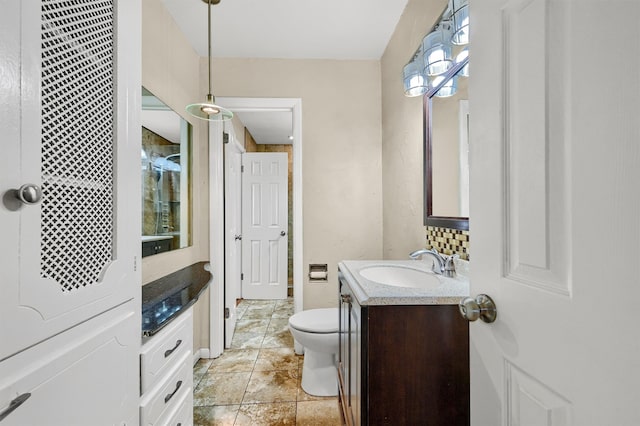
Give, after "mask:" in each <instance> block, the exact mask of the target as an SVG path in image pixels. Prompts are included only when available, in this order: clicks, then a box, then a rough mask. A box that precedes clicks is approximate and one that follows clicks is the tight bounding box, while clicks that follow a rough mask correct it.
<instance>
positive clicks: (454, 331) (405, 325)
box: [338, 276, 469, 426]
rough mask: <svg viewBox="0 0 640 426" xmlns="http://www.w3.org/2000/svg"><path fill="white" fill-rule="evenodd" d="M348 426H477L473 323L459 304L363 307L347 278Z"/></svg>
mask: <svg viewBox="0 0 640 426" xmlns="http://www.w3.org/2000/svg"><path fill="white" fill-rule="evenodd" d="M339 306H340V314H339V316H340V330H339V334H340V348H339V354H338V371H339V374H338V376H339V392H340V393H339V398H340V403H341V406H342V411H343V414H344V420H345V422H346V424H347V425H395V426H398V425H424V426H426V425H435V426H442V425H447V426H457V425H469V325H468V322H467V321H465V320H464V319H463V318H462V317H461V316H460V314H459V313H458V307H457V306H456V305H376V306H364V305H363V306H361V305H360V304H359V303H358V301H357V299H356V298H355V296H354V294H353V291H352V289H351V288H350V286H349V283H348V282H347V281H346V279H344V277H342V276H341V277H340V295H339Z"/></svg>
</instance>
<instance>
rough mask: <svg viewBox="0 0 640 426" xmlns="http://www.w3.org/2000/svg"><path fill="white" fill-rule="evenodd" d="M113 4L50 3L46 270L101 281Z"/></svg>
mask: <svg viewBox="0 0 640 426" xmlns="http://www.w3.org/2000/svg"><path fill="white" fill-rule="evenodd" d="M113 53H114V48H113V3H112V2H111V1H93V0H84V1H74V2H69V1H63V0H46V1H43V2H42V89H41V91H42V116H41V120H42V192H43V201H42V230H41V234H42V243H41V249H42V251H41V268H42V269H41V274H42V277H43V278H50V279H53V280H55V281H56V282H57V283H58V284H59V285H60V287H61V289H62V290H63V291H73V290H77V289H79V288H82V287H85V286H87V285H93V284H96V283H97V282H99V281H100V278H101V275H102V271H103V270H104V269H105V268H106V267H107V266H108V265H109V263H111V260H112V252H113V205H114V200H113V171H114V164H113V160H114V157H113V152H114V149H115V139H114V122H113V121H114V120H113V112H114V76H113V72H114V66H113V65H114V64H113Z"/></svg>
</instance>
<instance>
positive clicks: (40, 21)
mask: <svg viewBox="0 0 640 426" xmlns="http://www.w3.org/2000/svg"><path fill="white" fill-rule="evenodd" d="M134 4H135V2H128V1H123V0H98V1H96V0H74V1H69V0H40V1H34V0H29V1H13V2H9V5H10V6H8V8H7V9H8V10H7V11H6V13H4V12H5V11H3V17H2V18H0V27H1V28H2V30H0V36H2V37H3V38H2V39H3V40H7V42H6V43H5V42H0V55H1V56H2V57H7V58H9V62H8V67H9V66H14V68H8V69H9V70H10V71H11V72H8V73H7V74H6V75H7V76H8V80H6V81H7V85H8V86H11V87H13V86H16V87H17V89H16V90H15V93H13V92H9V91H8V94H9V96H8V97H7V98H6V101H3V102H6V107H7V108H6V110H7V112H10V111H14V110H18V111H20V112H19V114H7V115H6V117H5V116H4V115H3V116H2V117H0V130H3V131H5V130H14V132H13V134H11V133H10V134H9V138H10V140H15V144H12V145H11V146H10V147H9V150H10V151H11V150H14V151H13V154H14V155H12V157H13V158H19V159H20V161H19V162H14V163H13V164H8V165H7V166H8V167H9V168H10V169H11V168H12V170H9V171H2V172H0V178H1V179H0V181H1V182H4V181H5V177H6V182H8V185H10V186H9V188H18V187H20V185H22V184H24V183H32V184H36V185H39V186H40V187H41V188H42V201H41V202H40V203H39V204H33V205H23V206H20V207H19V208H15V209H13V210H11V211H3V210H2V209H0V220H2V223H3V228H4V226H5V224H9V228H8V230H13V229H17V231H16V233H15V234H12V236H11V238H15V239H14V242H15V245H14V247H13V250H10V249H5V248H2V253H4V252H5V251H6V254H7V257H6V259H3V260H0V262H1V263H0V267H2V268H3V269H4V270H7V271H8V278H9V279H8V282H7V283H2V285H1V287H2V293H3V298H2V300H0V341H1V342H3V344H2V345H0V360H2V359H3V357H6V356H10V355H11V354H14V353H16V352H19V351H20V350H22V349H24V348H26V347H28V346H30V345H32V344H35V343H38V342H39V341H42V340H44V339H46V338H47V337H49V336H51V335H53V334H55V333H57V332H60V331H62V330H65V329H67V328H69V327H72V326H73V325H75V324H78V323H80V322H82V321H84V320H86V319H88V318H90V317H92V316H95V315H97V314H99V313H100V312H104V311H106V310H108V309H110V308H111V307H113V306H116V305H118V304H120V303H123V302H124V301H126V300H129V299H131V298H133V297H134V295H135V294H136V293H135V289H138V290H139V284H138V285H137V286H136V280H135V274H133V271H134V264H135V258H134V256H135V255H136V254H137V252H138V251H139V246H140V239H139V237H138V238H137V237H136V236H135V234H133V232H132V230H133V229H139V226H136V219H135V218H137V217H139V216H140V213H139V210H137V208H136V205H137V204H136V203H135V202H134V201H133V200H138V199H139V197H136V194H137V191H136V189H135V188H136V185H137V186H139V183H138V181H133V182H134V184H133V185H132V181H131V180H129V182H126V181H127V180H128V179H127V176H131V175H134V173H135V172H136V170H137V169H135V166H133V164H135V163H136V162H134V161H133V160H134V159H135V158H136V156H137V155H139V151H137V152H138V153H137V154H136V149H135V146H136V144H135V143H134V142H136V141H138V145H139V133H140V132H139V126H134V125H131V124H130V123H127V122H128V121H129V120H131V118H132V117H133V118H134V119H137V117H138V116H137V115H135V114H133V115H131V112H127V111H129V108H130V106H129V105H128V104H126V103H124V100H128V99H135V96H136V95H134V93H137V92H139V88H140V82H139V72H138V73H137V74H136V70H138V71H139V69H138V68H136V65H135V64H136V62H139V57H140V52H139V50H136V49H135V48H134V49H129V50H128V51H127V50H125V49H124V48H123V43H120V45H119V44H118V40H122V41H125V40H126V41H127V42H129V43H131V42H132V41H135V40H136V39H138V40H139V35H137V34H135V33H134V31H135V28H136V25H138V24H136V25H124V24H123V25H122V26H118V25H117V24H118V22H119V20H120V19H123V18H124V19H139V15H138V12H137V11H136V9H135V6H134ZM132 17H133V18H132ZM127 28H131V30H127ZM138 29H139V28H138ZM136 37H137V38H136ZM133 46H134V47H135V46H138V47H139V42H138V44H136V43H135V42H134V43H133ZM11 58H15V61H14V62H11V61H10V59H11ZM125 70H126V72H125ZM136 75H137V77H135V76H136ZM134 87H135V89H134ZM134 90H135V91H134ZM134 104H135V103H134ZM2 106H5V103H3V104H2ZM0 108H1V107H0ZM3 110H4V108H3ZM0 115H1V114H0ZM15 121H18V122H19V126H15V127H16V128H15V129H14V128H12V125H13V123H14V122H15ZM136 123H139V121H136ZM134 135H135V136H134ZM136 136H137V139H135V137H136ZM128 158H131V160H128ZM134 176H137V174H135V175H134ZM125 183H126V184H125ZM2 190H3V191H4V190H5V188H4V183H3V188H2ZM5 219H6V220H5ZM16 240H17V241H16ZM15 246H17V247H18V250H17V253H14V252H15ZM2 253H0V254H2ZM16 323H18V324H20V327H15V326H12V324H13V325H15V324H16ZM5 342H8V344H6V345H5V344H4V343H5Z"/></svg>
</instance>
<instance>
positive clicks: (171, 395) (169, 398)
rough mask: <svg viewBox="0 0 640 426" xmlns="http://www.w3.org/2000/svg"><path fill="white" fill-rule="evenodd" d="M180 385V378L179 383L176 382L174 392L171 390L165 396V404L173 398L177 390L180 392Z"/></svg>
mask: <svg viewBox="0 0 640 426" xmlns="http://www.w3.org/2000/svg"><path fill="white" fill-rule="evenodd" d="M180 386H182V380H178V383H176V388H175V389H174V390H173V392H171V393H170V394H168V395H167V396H165V397H164V403H165V404H166V403H167V402H169V401H170V400H171V398H173V395H175V394H176V392H178V389H180Z"/></svg>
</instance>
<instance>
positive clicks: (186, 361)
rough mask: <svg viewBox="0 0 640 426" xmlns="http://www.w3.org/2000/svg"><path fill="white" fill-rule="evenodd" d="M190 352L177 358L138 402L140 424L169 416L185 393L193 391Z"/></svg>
mask: <svg viewBox="0 0 640 426" xmlns="http://www.w3.org/2000/svg"><path fill="white" fill-rule="evenodd" d="M192 361H193V360H192V359H191V352H189V353H186V354H184V355H183V356H182V358H181V359H180V360H179V364H178V365H177V366H175V368H174V369H173V370H171V371H170V372H168V374H167V375H166V378H165V380H163V381H162V382H160V383H159V385H158V386H157V387H154V388H153V389H152V390H151V391H150V392H148V393H145V395H144V396H143V397H142V400H141V402H140V424H141V425H144V426H147V425H156V424H161V423H162V422H163V421H164V419H166V418H170V417H171V413H173V412H174V411H175V410H176V409H177V407H178V406H179V405H180V402H181V401H183V399H184V397H185V395H187V394H192V392H193V389H192V388H193V369H192V366H191V364H192Z"/></svg>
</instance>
